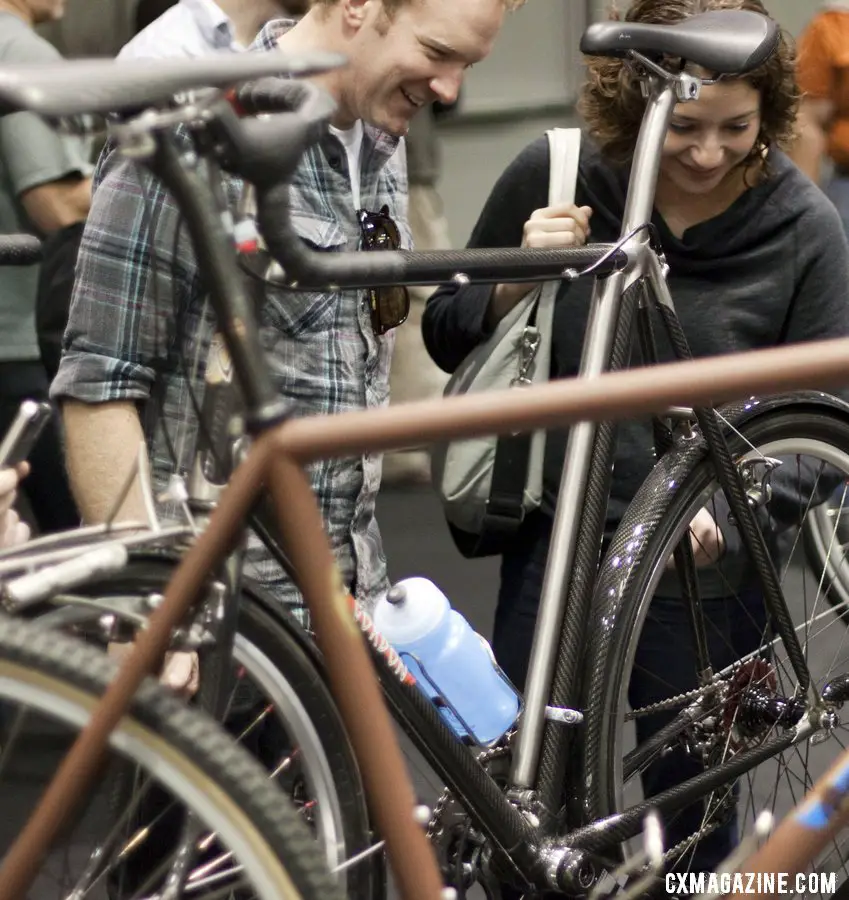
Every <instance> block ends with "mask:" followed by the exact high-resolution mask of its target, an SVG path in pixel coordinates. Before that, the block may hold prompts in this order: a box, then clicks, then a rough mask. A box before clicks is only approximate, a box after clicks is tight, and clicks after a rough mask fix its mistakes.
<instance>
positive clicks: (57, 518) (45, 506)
mask: <svg viewBox="0 0 849 900" xmlns="http://www.w3.org/2000/svg"><path fill="white" fill-rule="evenodd" d="M47 390H48V383H47V375H46V373H45V371H44V367H43V366H42V365H41V363H40V362H4V363H0V436H2V435H3V434H5V433H6V430H7V429H8V427H9V426H10V425H11V424H12V420H13V419H14V418H15V415H16V414H17V412H18V407H19V406H20V404H21V401H22V400H26V399H31V400H47V399H48V398H47ZM29 462H30V468H31V471H30V474H29V475H28V476H27V477H26V479H25V480H24V481H23V482H22V483H21V488H20V490H21V493H23V494H24V495H25V496H26V499H27V501H28V502H29V505H30V509H31V510H32V514H33V516H34V517H35V521H36V524H37V525H38V528H39V530H40V531H42V532H51V531H61V530H63V529H65V528H76V527H77V525H79V524H80V516H79V513H78V512H77V508H76V505H75V503H74V499H73V497H72V496H71V488H70V486H69V484H68V477H67V475H66V473H65V456H64V451H63V449H62V440H61V433H60V428H59V414H58V411H57V410H54V414H53V418H52V419H51V420H50V421H49V422H48V423H47V425H46V426H45V427H44V430H43V431H42V432H41V435H40V437H39V439H38V441H37V443H36V445H35V446H34V447H33V449H32V452H31V453H30V455H29Z"/></svg>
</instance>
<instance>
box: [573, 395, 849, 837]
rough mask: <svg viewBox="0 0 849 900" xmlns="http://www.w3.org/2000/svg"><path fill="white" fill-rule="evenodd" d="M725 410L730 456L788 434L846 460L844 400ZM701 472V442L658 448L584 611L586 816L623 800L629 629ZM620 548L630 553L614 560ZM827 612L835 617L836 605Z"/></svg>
mask: <svg viewBox="0 0 849 900" xmlns="http://www.w3.org/2000/svg"><path fill="white" fill-rule="evenodd" d="M806 401H807V402H806ZM725 416H726V418H727V419H729V420H730V421H731V422H733V423H734V428H733V429H731V433H730V434H729V439H730V443H731V448H732V452H733V453H734V455H735V458H737V457H739V456H741V455H742V454H744V453H746V452H748V450H749V445H750V444H753V445H755V446H756V447H768V445H769V444H770V443H772V445H773V446H781V442H782V441H783V442H784V445H785V446H789V445H790V443H792V441H794V440H796V441H799V442H800V446H811V447H813V446H820V445H821V447H822V448H829V447H830V448H833V450H834V453H835V456H843V457H844V458H846V459H849V408H847V407H846V405H845V404H843V403H842V402H840V401H838V400H834V399H833V398H828V397H827V396H825V395H813V394H812V395H802V396H800V397H796V398H794V397H785V398H772V399H770V400H767V401H765V402H763V403H762V404H759V403H750V404H748V405H744V404H740V405H739V406H737V407H734V408H731V409H730V410H727V411H725ZM804 442H807V443H804ZM823 452H825V450H823ZM779 455H781V454H779ZM711 473H712V469H711V466H710V463H709V461H708V460H707V451H706V448H705V447H704V445H703V444H702V443H701V442H700V441H698V440H696V441H691V443H690V446H685V447H683V449H680V448H679V450H677V451H673V452H671V453H670V454H667V456H666V457H664V459H662V460H661V461H660V462H659V463H658V465H657V466H656V468H655V470H654V471H653V473H652V475H651V476H650V477H649V479H648V480H647V481H646V482H645V483H644V485H643V486H642V488H641V489H640V491H639V493H638V494H637V496H636V498H635V500H634V502H633V503H632V505H631V507H629V510H628V512H627V513H626V516H625V517H624V518H623V521H622V523H621V525H620V528H619V530H618V531H617V533H616V536H615V537H614V538H613V540H612V542H611V545H610V549H609V550H608V553H607V555H606V557H605V562H604V564H603V566H602V570H601V575H600V578H599V582H598V585H597V589H596V593H595V597H594V603H593V619H594V621H599V622H605V623H607V625H606V627H604V628H598V629H591V639H590V645H589V647H588V653H587V657H586V659H587V673H586V680H585V685H586V693H585V697H584V710H585V726H586V728H585V732H584V740H583V748H582V753H583V760H582V764H583V772H584V778H583V791H584V793H583V809H584V814H585V816H586V818H587V821H592V820H595V819H600V818H603V817H605V816H610V815H612V814H614V813H617V812H621V811H622V810H623V807H624V806H627V805H628V804H627V803H626V802H624V801H623V799H622V787H623V781H624V778H623V771H622V768H623V767H622V762H621V760H622V753H623V745H622V730H621V729H622V724H621V723H622V721H623V714H624V705H623V702H622V697H623V691H624V690H625V689H623V687H622V686H623V685H628V683H629V679H630V676H631V672H632V666H633V665H634V659H635V657H634V654H635V652H636V646H637V642H638V640H639V635H640V633H641V629H642V628H643V622H644V621H645V617H646V615H647V614H648V613H647V610H648V609H650V608H651V602H652V600H651V597H652V594H653V592H654V590H655V587H656V584H657V580H658V578H659V577H660V575H659V573H660V572H662V571H663V570H664V569H665V563H666V560H667V559H668V553H669V548H670V546H671V545H674V537H673V536H674V535H676V534H681V533H682V530H683V532H686V528H687V523H688V522H689V520H690V518H692V515H693V510H694V508H695V506H694V504H697V500H698V497H699V496H701V495H702V494H703V492H704V490H705V485H706V484H707V483H709V482H710V481H711V478H712V475H711ZM635 537H636V540H635ZM629 553H632V555H633V558H632V559H631V560H628V561H627V563H626V564H625V565H623V560H627V557H628V554H629ZM804 577H805V576H804V575H803V579H804ZM816 602H818V599H817V601H816ZM825 608H828V609H829V610H830V609H831V606H830V605H829V604H823V606H821V607H820V608H819V609H820V612H819V613H818V615H820V616H821V617H822V616H825V615H826V613H825V612H824V611H823V610H824V609H825ZM815 609H816V607H815ZM829 615H831V616H832V617H833V618H835V619H838V620H839V619H840V616H839V610H838V612H836V613H835V612H833V610H832V612H831V613H829ZM841 623H842V620H841ZM776 655H777V654H776ZM806 760H807V758H806ZM807 777H808V776H807V772H806V778H807ZM732 802H733V803H736V802H737V801H736V797H735V798H734V799H733V800H732Z"/></svg>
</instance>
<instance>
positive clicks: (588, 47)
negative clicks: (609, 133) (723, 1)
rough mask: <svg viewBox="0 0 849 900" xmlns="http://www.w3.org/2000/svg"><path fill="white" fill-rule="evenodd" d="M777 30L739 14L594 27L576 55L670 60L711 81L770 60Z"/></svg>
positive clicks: (763, 20) (758, 16) (771, 23)
mask: <svg viewBox="0 0 849 900" xmlns="http://www.w3.org/2000/svg"><path fill="white" fill-rule="evenodd" d="M780 33H781V32H780V29H779V26H778V24H777V23H776V22H774V21H773V20H772V19H770V18H767V17H766V16H762V15H761V14H760V13H755V12H750V11H749V10H742V9H739V10H737V9H721V10H714V11H712V12H706V13H701V14H700V15H697V16H692V18H689V19H685V20H684V21H683V22H677V23H676V24H674V25H647V24H645V23H642V22H599V23H597V24H595V25H590V27H589V28H588V29H587V30H586V31H585V32H584V34H583V36H582V38H581V51H582V52H583V53H586V54H588V55H590V56H627V55H628V54H629V52H630V51H631V50H636V51H637V52H638V53H642V54H643V56H648V57H657V56H658V55H662V56H673V57H677V58H679V59H683V60H685V61H686V62H688V63H694V64H695V65H697V66H701V67H702V68H704V69H707V70H708V71H709V72H713V73H715V74H717V75H731V74H743V73H745V72H750V71H751V70H752V69H756V68H757V67H758V66H760V65H762V64H763V63H764V62H766V60H767V59H769V57H770V56H771V55H772V54H773V52H774V51H775V49H776V47H777V46H778V41H779V37H780Z"/></svg>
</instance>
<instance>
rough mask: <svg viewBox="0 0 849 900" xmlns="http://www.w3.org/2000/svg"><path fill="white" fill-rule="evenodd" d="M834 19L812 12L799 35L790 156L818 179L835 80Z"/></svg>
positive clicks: (830, 116)
mask: <svg viewBox="0 0 849 900" xmlns="http://www.w3.org/2000/svg"><path fill="white" fill-rule="evenodd" d="M835 41H839V36H838V35H836V34H835V32H834V22H833V20H832V19H831V18H830V17H829V16H828V15H824V14H820V15H818V16H815V17H814V18H813V19H812V20H811V23H810V24H809V25H808V27H807V28H806V29H805V31H804V32H803V33H802V35H801V36H800V38H799V44H798V56H797V64H796V78H797V81H798V83H799V89H800V90H801V91H802V95H803V96H802V102H801V103H800V104H799V112H798V115H797V118H796V129H797V135H796V140H795V142H794V144H793V146H792V147H791V148H790V156H791V158H792V159H793V160H794V162H795V163H796V165H797V166H799V168H800V169H801V170H802V171H803V172H804V173H805V174H806V175H807V176H808V177H809V178H811V179H812V180H813V181H815V182H819V180H820V174H821V165H822V159H823V156H824V155H825V152H826V146H827V138H828V127H829V123H830V122H831V119H832V116H833V115H834V99H835V95H836V89H837V86H836V84H835V52H836V51H839V50H840V48H839V47H837V48H835V46H834V44H835Z"/></svg>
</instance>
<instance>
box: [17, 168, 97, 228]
mask: <svg viewBox="0 0 849 900" xmlns="http://www.w3.org/2000/svg"><path fill="white" fill-rule="evenodd" d="M20 201H21V205H22V206H23V208H24V211H25V212H26V214H27V217H28V218H29V220H30V221H31V222H32V224H33V225H35V227H36V228H37V229H38V230H39V231H40V232H41V234H43V235H49V234H53V233H54V232H56V231H59V230H60V229H62V228H66V227H67V226H68V225H73V224H75V223H76V222H82V221H84V220H85V218H86V216H87V215H88V210H89V206H90V204H91V179H90V178H86V177H77V178H61V179H59V180H57V181H49V182H47V183H46V184H39V185H36V186H35V187H32V188H29V189H28V190H25V191H24V192H23V193H22V194H21V195H20Z"/></svg>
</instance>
